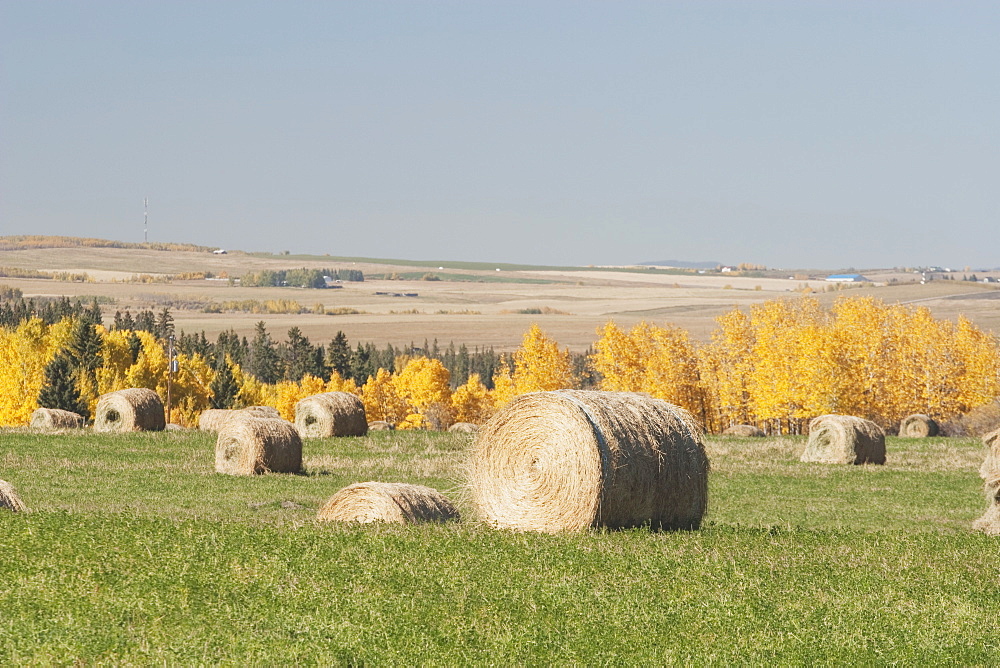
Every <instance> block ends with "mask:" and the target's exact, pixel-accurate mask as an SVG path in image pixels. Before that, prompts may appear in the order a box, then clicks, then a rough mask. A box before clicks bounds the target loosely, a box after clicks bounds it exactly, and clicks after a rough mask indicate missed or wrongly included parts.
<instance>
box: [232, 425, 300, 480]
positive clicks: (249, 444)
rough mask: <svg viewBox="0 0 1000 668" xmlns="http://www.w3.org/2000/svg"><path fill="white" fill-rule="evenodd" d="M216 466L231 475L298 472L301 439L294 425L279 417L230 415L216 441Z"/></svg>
mask: <svg viewBox="0 0 1000 668" xmlns="http://www.w3.org/2000/svg"><path fill="white" fill-rule="evenodd" d="M215 470H216V472H217V473H226V474H228V475H260V474H262V473H269V472H272V473H298V472H299V471H301V470H302V439H301V438H299V432H298V430H296V429H295V425H293V424H292V423H291V422H287V421H285V420H282V419H280V418H261V417H254V416H253V415H243V416H240V417H238V418H233V419H230V420H229V421H227V422H226V423H225V424H224V425H222V427H221V428H220V429H219V436H218V438H217V439H216V441H215Z"/></svg>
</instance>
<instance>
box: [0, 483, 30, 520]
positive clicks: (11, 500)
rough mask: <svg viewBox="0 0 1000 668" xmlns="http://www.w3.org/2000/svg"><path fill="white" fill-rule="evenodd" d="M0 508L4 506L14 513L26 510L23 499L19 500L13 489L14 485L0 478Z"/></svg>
mask: <svg viewBox="0 0 1000 668" xmlns="http://www.w3.org/2000/svg"><path fill="white" fill-rule="evenodd" d="M0 508H6V509H7V510H11V511H13V512H15V513H23V512H25V511H27V510H28V507H27V506H26V505H24V501H21V497H19V496H18V495H17V492H15V491H14V486H13V485H11V484H10V483H9V482H6V481H4V480H0Z"/></svg>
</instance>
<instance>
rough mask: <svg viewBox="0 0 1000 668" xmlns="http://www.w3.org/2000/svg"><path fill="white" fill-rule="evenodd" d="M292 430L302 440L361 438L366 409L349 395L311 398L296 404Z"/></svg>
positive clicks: (366, 424)
mask: <svg viewBox="0 0 1000 668" xmlns="http://www.w3.org/2000/svg"><path fill="white" fill-rule="evenodd" d="M295 426H296V427H297V428H298V430H299V433H301V434H302V437H303V438H327V437H329V436H364V435H365V434H367V433H368V420H367V418H365V405H364V404H363V403H361V399H359V398H358V397H356V396H354V395H353V394H350V393H349V392H324V393H323V394H314V395H312V396H311V397H306V398H305V399H302V400H301V401H299V402H298V403H297V404H295Z"/></svg>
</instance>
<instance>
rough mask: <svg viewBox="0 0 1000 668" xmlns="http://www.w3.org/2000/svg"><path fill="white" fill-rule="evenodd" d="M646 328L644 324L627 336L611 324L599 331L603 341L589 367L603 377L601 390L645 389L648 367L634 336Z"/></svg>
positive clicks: (600, 341)
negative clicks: (646, 367) (643, 387)
mask: <svg viewBox="0 0 1000 668" xmlns="http://www.w3.org/2000/svg"><path fill="white" fill-rule="evenodd" d="M643 326H645V323H641V324H640V325H636V327H635V328H633V329H632V332H631V333H625V332H624V331H622V329H621V328H619V327H618V325H616V324H615V323H614V322H613V321H611V322H608V323H607V324H606V325H604V326H603V327H601V328H600V329H598V330H597V333H598V335H599V337H600V338H598V339H597V341H596V342H595V343H594V351H595V352H594V354H593V355H591V356H590V363H591V365H592V366H593V367H594V370H595V371H597V372H598V373H600V374H601V382H600V387H601V389H602V390H611V391H619V392H638V391H639V389H640V388H641V387H642V385H643V382H644V379H643V376H644V373H645V365H644V360H643V358H642V353H641V351H640V349H639V347H638V346H637V345H636V341H635V334H636V332H637V330H638V329H639V328H641V327H643Z"/></svg>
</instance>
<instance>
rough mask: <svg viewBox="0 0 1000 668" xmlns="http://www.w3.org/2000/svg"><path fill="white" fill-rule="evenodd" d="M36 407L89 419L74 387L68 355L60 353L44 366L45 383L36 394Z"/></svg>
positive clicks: (87, 412) (72, 369)
mask: <svg viewBox="0 0 1000 668" xmlns="http://www.w3.org/2000/svg"><path fill="white" fill-rule="evenodd" d="M38 405H39V406H41V407H42V408H59V409H62V410H64V411H70V412H73V413H79V414H80V415H82V416H83V417H84V418H88V417H90V411H88V410H87V404H86V402H84V400H83V398H82V397H81V396H80V389H79V388H78V387H77V385H76V369H75V368H74V366H73V361H72V360H71V359H70V357H69V355H67V354H66V353H65V352H63V351H60V352H59V353H58V354H57V355H56V356H55V357H53V358H52V361H51V362H49V363H48V364H47V365H45V382H44V384H43V385H42V389H41V391H39V393H38Z"/></svg>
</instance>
